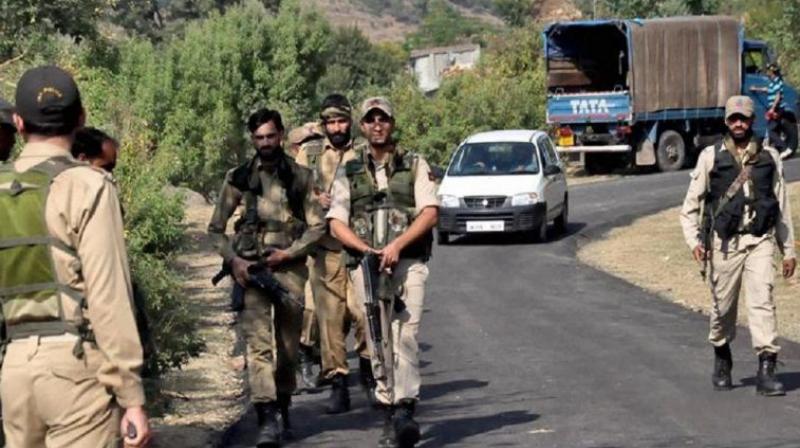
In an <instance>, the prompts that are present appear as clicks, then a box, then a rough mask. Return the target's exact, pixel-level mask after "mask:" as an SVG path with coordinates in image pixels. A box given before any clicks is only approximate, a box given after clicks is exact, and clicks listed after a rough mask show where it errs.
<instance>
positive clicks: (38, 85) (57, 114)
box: [16, 65, 81, 127]
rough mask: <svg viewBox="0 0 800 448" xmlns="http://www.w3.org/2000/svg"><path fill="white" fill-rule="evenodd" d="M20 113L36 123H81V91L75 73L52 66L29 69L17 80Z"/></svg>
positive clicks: (55, 125)
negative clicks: (74, 77)
mask: <svg viewBox="0 0 800 448" xmlns="http://www.w3.org/2000/svg"><path fill="white" fill-rule="evenodd" d="M16 103H17V111H16V112H17V114H19V116H20V117H22V119H23V120H25V121H26V122H28V123H31V124H34V125H37V126H52V127H59V126H67V125H74V124H77V122H78V116H79V115H80V113H81V94H80V92H78V85H77V84H75V80H74V79H72V76H71V75H70V74H69V73H67V72H66V71H64V70H63V69H60V68H58V67H55V66H52V65H46V66H42V67H36V68H32V69H30V70H28V71H27V72H25V74H23V75H22V78H20V80H19V83H17V95H16Z"/></svg>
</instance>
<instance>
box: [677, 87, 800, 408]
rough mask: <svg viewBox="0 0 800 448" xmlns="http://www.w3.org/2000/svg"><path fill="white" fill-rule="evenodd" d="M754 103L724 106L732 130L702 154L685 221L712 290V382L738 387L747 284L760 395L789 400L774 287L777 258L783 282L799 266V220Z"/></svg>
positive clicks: (740, 99) (737, 100) (739, 100)
mask: <svg viewBox="0 0 800 448" xmlns="http://www.w3.org/2000/svg"><path fill="white" fill-rule="evenodd" d="M753 118H754V106H753V100H751V99H750V98H749V97H745V96H734V97H731V98H730V99H729V100H728V101H727V103H726V106H725V123H726V125H727V126H728V132H727V133H726V135H725V137H724V138H723V140H722V141H720V142H718V143H717V144H715V145H713V146H709V147H707V148H706V149H705V150H703V152H702V153H700V157H699V158H698V160H697V167H696V168H695V170H694V171H693V172H692V181H691V183H690V184H689V190H688V192H687V193H686V198H685V199H684V202H683V208H682V209H681V214H680V222H681V226H682V227H683V234H684V237H685V239H686V243H687V244H688V245H689V247H690V248H691V249H692V256H693V258H694V259H695V260H696V261H698V262H700V263H703V264H704V266H705V265H707V267H708V268H709V269H708V272H707V273H706V272H705V271H706V269H705V268H704V269H703V274H704V276H705V277H706V278H707V279H708V280H709V284H710V287H711V298H712V305H713V306H712V308H711V329H710V332H709V336H708V340H709V342H710V343H711V345H713V346H714V370H713V373H712V376H711V382H712V385H713V387H714V389H715V390H729V389H731V388H732V381H731V368H732V366H733V357H732V355H731V349H730V343H731V341H733V339H734V337H735V336H736V311H737V302H738V300H739V294H740V292H741V289H742V286H744V292H745V300H746V302H745V303H746V305H747V312H748V319H747V320H748V322H749V324H750V333H751V335H752V345H753V349H754V351H755V352H756V354H757V355H758V370H757V373H756V392H757V393H758V394H759V395H765V396H776V395H784V394H785V389H784V386H783V384H781V382H780V381H779V380H778V379H777V377H776V376H775V365H776V362H777V358H778V351H779V350H780V347H779V346H778V328H777V319H776V317H775V302H774V301H773V296H772V289H773V284H774V277H775V266H774V262H773V259H774V255H775V251H776V250H780V252H781V253H782V255H783V265H782V274H783V276H784V278H789V277H791V276H792V275H794V271H795V267H796V265H797V261H796V255H795V248H794V232H793V227H792V214H791V210H790V207H789V198H788V193H787V191H786V183H785V181H784V178H783V166H782V164H781V159H780V156H779V155H778V152H777V151H776V150H775V149H773V148H770V147H767V146H762V144H761V139H759V138H756V137H755V136H754V135H753V132H752V125H753Z"/></svg>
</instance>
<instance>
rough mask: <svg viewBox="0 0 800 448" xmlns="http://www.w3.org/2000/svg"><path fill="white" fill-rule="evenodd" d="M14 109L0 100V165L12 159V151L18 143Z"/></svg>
mask: <svg viewBox="0 0 800 448" xmlns="http://www.w3.org/2000/svg"><path fill="white" fill-rule="evenodd" d="M13 114H14V108H13V107H12V106H11V104H9V103H8V102H7V101H5V100H4V99H2V98H0V163H2V162H5V161H6V160H8V158H9V157H11V150H12V149H14V143H16V134H17V128H15V127H14V119H13V117H12V115H13Z"/></svg>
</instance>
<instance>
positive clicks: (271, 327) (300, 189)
mask: <svg viewBox="0 0 800 448" xmlns="http://www.w3.org/2000/svg"><path fill="white" fill-rule="evenodd" d="M247 128H248V129H249V130H250V137H251V140H252V142H253V146H254V147H255V149H256V155H255V156H254V157H253V159H252V160H250V161H249V162H247V163H245V164H244V165H242V166H240V167H238V168H236V169H233V170H231V171H229V172H228V174H227V176H226V178H225V182H224V184H223V186H222V190H221V192H220V194H219V199H218V201H217V205H216V208H215V209H214V214H213V216H212V219H211V222H210V223H209V225H208V231H209V234H210V235H211V236H212V238H213V239H214V240H215V243H216V245H217V247H218V250H219V253H220V255H222V258H223V259H224V260H225V262H226V263H228V264H229V265H230V266H231V268H232V272H233V276H234V278H235V280H236V282H237V283H239V284H240V285H241V286H242V287H244V288H246V289H245V292H244V309H243V311H242V312H241V313H242V314H241V322H242V329H243V332H244V337H245V341H246V343H247V357H248V361H247V369H248V377H249V381H250V394H251V401H252V402H253V404H254V407H255V410H256V414H257V416H258V442H257V444H256V445H257V446H258V447H259V448H262V447H274V446H280V442H281V439H282V436H281V429H280V428H279V425H278V413H279V412H280V415H281V417H282V423H283V436H284V437H286V436H289V435H290V433H289V430H290V423H289V405H290V403H291V394H292V392H293V391H294V389H295V385H296V382H295V370H294V369H295V365H296V363H297V346H298V343H299V337H300V325H301V322H302V317H303V316H302V311H301V309H295V308H291V307H286V306H275V305H273V301H274V300H275V299H276V297H273V296H270V295H268V293H267V292H266V291H265V290H262V289H259V288H253V287H250V284H249V280H250V273H249V272H248V268H250V267H251V266H252V265H253V264H254V263H255V262H263V263H264V264H266V265H267V266H268V267H269V268H270V269H271V270H272V272H273V273H274V276H275V278H276V279H277V280H278V282H279V283H280V284H281V285H282V286H283V287H284V288H286V289H287V290H288V291H289V292H290V293H291V295H293V296H294V297H296V298H300V299H301V300H302V295H303V288H304V285H305V283H306V280H307V278H308V270H307V268H306V265H305V261H306V257H307V255H308V253H309V252H310V250H311V249H312V248H313V247H314V245H315V244H316V243H317V241H318V240H319V239H320V237H322V235H323V234H324V233H325V222H324V220H323V217H322V213H321V211H320V210H319V207H318V206H317V205H316V203H315V202H314V201H313V198H312V195H311V191H312V184H313V178H312V176H311V172H310V171H309V170H308V169H307V168H303V167H301V166H299V165H297V164H296V163H295V162H294V161H293V160H292V159H291V158H290V157H289V156H288V155H286V154H285V153H284V151H283V148H282V146H281V142H282V141H283V130H284V128H283V122H282V120H281V115H280V114H279V113H278V112H277V111H274V110H269V109H260V110H258V111H256V112H255V113H253V114H252V115H251V116H250V118H249V120H248V122H247ZM240 202H243V203H244V207H245V210H246V211H245V216H246V217H247V215H254V216H255V217H256V220H257V221H258V222H257V223H256V224H257V230H256V232H255V234H254V235H253V234H251V235H249V236H248V235H245V232H239V233H238V234H237V238H235V239H234V240H233V241H229V240H228V238H227V237H226V236H225V229H226V227H227V223H228V220H229V219H230V217H231V215H232V214H233V212H234V210H235V209H236V207H237V206H238V205H239V203H240ZM245 236H248V238H245ZM252 238H254V239H255V241H253V239H252ZM246 252H248V253H250V252H253V253H254V254H253V253H251V254H250V255H254V257H253V258H251V259H250V260H248V259H245V258H244V257H245V253H246Z"/></svg>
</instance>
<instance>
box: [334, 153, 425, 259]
mask: <svg viewBox="0 0 800 448" xmlns="http://www.w3.org/2000/svg"><path fill="white" fill-rule="evenodd" d="M417 161H418V157H417V156H416V155H415V154H411V153H407V154H403V153H401V152H399V151H398V152H397V153H396V154H395V155H394V157H393V159H392V160H391V161H390V162H389V163H391V166H388V167H387V173H386V174H387V178H388V187H389V188H388V189H386V190H378V186H377V182H376V180H375V165H374V163H373V162H372V160H371V159H370V157H369V153H368V151H363V152H362V154H361V157H358V158H356V159H353V160H351V161H349V162H347V164H346V165H345V172H346V174H347V179H348V182H349V184H350V228H352V229H353V231H354V232H355V234H356V235H357V236H358V237H359V238H361V240H362V241H364V242H365V243H367V244H368V245H369V246H370V247H373V248H376V249H382V248H383V247H385V246H386V245H387V244H389V243H390V242H391V241H392V240H394V239H396V238H397V237H398V236H400V235H401V234H403V233H404V232H405V231H406V230H408V228H409V227H410V226H411V223H412V222H413V221H414V218H415V216H416V208H415V205H416V204H415V200H414V180H415V178H416V171H417ZM380 211H383V212H384V213H379V212H380ZM380 216H383V219H382V220H381V219H379V217H380ZM432 245H433V233H432V232H429V233H428V234H426V235H425V236H424V237H423V238H420V239H419V240H417V241H415V242H414V243H412V244H411V245H409V246H408V247H406V248H405V249H403V251H402V252H401V253H400V257H401V258H417V259H422V260H426V261H427V260H428V259H429V258H430V255H431V248H432ZM351 255H352V254H351Z"/></svg>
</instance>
